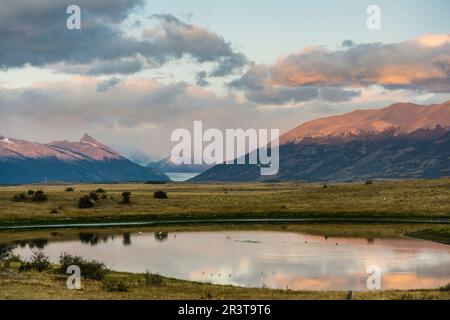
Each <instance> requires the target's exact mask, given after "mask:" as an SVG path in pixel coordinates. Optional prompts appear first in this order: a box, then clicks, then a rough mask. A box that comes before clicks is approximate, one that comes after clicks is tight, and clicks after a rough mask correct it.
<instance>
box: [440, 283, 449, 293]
mask: <svg viewBox="0 0 450 320" xmlns="http://www.w3.org/2000/svg"><path fill="white" fill-rule="evenodd" d="M439 291H447V292H448V291H450V283H449V284H447V285H445V286H443V287H440V288H439Z"/></svg>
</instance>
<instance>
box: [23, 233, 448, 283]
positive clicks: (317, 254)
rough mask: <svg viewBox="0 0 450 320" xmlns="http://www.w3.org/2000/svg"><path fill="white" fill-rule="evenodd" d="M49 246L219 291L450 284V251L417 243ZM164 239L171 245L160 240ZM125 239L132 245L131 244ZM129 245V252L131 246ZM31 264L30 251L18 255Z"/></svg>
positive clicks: (262, 238)
mask: <svg viewBox="0 0 450 320" xmlns="http://www.w3.org/2000/svg"><path fill="white" fill-rule="evenodd" d="M83 238H84V239H82V240H84V242H85V243H86V242H87V243H88V244H89V243H92V242H94V243H95V244H97V245H96V246H90V245H86V244H84V245H83V244H81V243H80V241H65V242H49V243H48V245H47V246H46V247H45V249H44V250H45V252H46V253H47V254H49V255H50V257H51V259H52V261H57V259H58V257H59V255H60V253H61V252H69V253H71V254H80V255H83V256H84V257H86V258H88V259H97V260H102V261H104V262H105V263H106V265H107V266H108V267H111V268H113V269H114V270H118V271H129V272H145V271H146V270H149V271H150V272H153V273H159V274H162V275H168V276H171V277H175V278H180V279H186V280H195V281H203V282H211V283H216V284H228V285H240V286H252V287H262V286H263V285H265V286H268V287H271V288H282V289H285V288H286V287H288V288H290V289H303V290H349V289H351V290H366V289H367V288H366V280H367V277H368V275H367V274H366V270H367V267H368V266H370V265H377V266H379V267H380V268H381V269H382V271H383V274H382V276H383V277H382V284H383V288H402V289H411V288H431V287H438V286H439V285H445V284H446V283H448V282H450V272H449V270H450V247H448V246H445V245H441V244H436V243H431V242H428V241H419V240H412V239H394V240H392V239H391V240H384V239H383V240H380V239H375V241H373V242H370V243H369V242H368V241H367V239H350V238H325V237H323V236H311V235H302V234H296V233H288V232H284V233H283V232H256V231H255V232H191V233H178V234H177V237H173V236H172V234H162V233H161V237H156V238H155V234H154V233H150V234H149V233H140V234H135V235H133V234H132V235H128V234H125V235H120V236H118V237H116V238H112V237H111V238H110V240H109V241H107V242H103V241H97V240H98V239H97V237H95V236H93V237H91V236H89V237H88V236H87V235H86V236H85V237H83ZM161 239H163V240H165V241H160V240H161ZM124 240H125V241H124ZM124 242H126V245H124ZM16 250H18V253H19V254H21V255H23V256H24V257H26V256H27V254H30V250H29V248H18V249H16Z"/></svg>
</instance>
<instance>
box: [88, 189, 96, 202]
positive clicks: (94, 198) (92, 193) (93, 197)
mask: <svg viewBox="0 0 450 320" xmlns="http://www.w3.org/2000/svg"><path fill="white" fill-rule="evenodd" d="M89 198H90V199H92V200H94V201H98V195H97V193H95V192H94V191H92V192H91V193H90V194H89Z"/></svg>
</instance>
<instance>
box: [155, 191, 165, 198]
mask: <svg viewBox="0 0 450 320" xmlns="http://www.w3.org/2000/svg"><path fill="white" fill-rule="evenodd" d="M153 198H155V199H168V198H169V197H168V196H167V193H165V192H164V191H157V192H155V193H154V194H153Z"/></svg>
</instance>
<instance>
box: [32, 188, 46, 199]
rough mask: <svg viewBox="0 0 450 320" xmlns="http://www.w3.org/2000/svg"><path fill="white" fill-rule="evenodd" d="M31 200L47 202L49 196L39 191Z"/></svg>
mask: <svg viewBox="0 0 450 320" xmlns="http://www.w3.org/2000/svg"><path fill="white" fill-rule="evenodd" d="M31 200H32V201H34V202H45V201H48V197H47V195H46V194H45V193H44V191H42V190H38V191H36V192H35V193H34V195H33V196H32V197H31Z"/></svg>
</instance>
